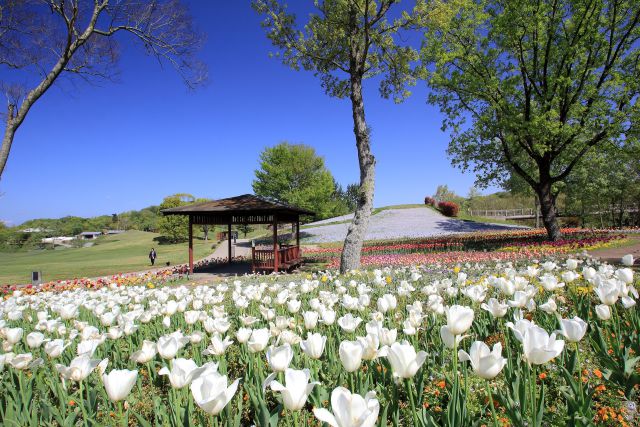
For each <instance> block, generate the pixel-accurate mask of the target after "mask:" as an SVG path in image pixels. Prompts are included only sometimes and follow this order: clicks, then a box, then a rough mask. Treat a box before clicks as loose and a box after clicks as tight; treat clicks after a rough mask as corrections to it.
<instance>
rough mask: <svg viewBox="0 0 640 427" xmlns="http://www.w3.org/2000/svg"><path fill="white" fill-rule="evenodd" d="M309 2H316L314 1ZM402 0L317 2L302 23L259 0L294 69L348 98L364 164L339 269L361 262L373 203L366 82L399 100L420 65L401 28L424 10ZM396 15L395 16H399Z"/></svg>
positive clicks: (277, 4)
mask: <svg viewBox="0 0 640 427" xmlns="http://www.w3.org/2000/svg"><path fill="white" fill-rule="evenodd" d="M309 3H311V2H309ZM398 3H399V0H380V1H378V2H376V1H373V0H316V1H314V2H313V4H314V5H315V10H314V11H313V12H312V13H310V14H309V15H308V19H307V21H306V22H305V23H304V24H303V26H299V25H298V23H297V22H296V17H295V15H293V14H291V13H289V12H287V8H286V5H284V4H283V3H282V2H281V1H278V0H254V1H253V5H254V8H255V9H256V10H257V11H258V12H259V13H261V14H262V15H264V17H265V20H264V23H263V24H264V26H265V28H266V29H267V35H268V37H269V39H270V40H271V42H272V43H273V45H274V46H275V47H276V48H278V50H279V52H278V53H279V54H280V56H281V58H282V61H283V62H284V63H285V64H286V65H288V66H290V67H291V68H293V69H294V70H299V69H300V68H302V69H304V70H307V71H312V72H313V73H314V75H316V76H317V77H319V78H320V80H321V82H322V87H323V88H324V90H325V92H326V93H327V94H328V95H329V96H334V97H337V98H346V97H349V99H350V101H351V111H352V116H353V125H354V126H353V131H354V134H355V139H356V148H357V152H358V164H359V167H360V183H359V184H360V187H359V189H360V191H359V194H358V199H357V205H356V211H355V215H354V218H353V222H352V223H351V225H350V226H349V230H348V232H347V237H346V238H345V242H344V248H343V251H342V258H341V262H340V270H341V271H342V272H345V271H348V270H351V269H356V268H358V267H359V266H360V253H361V251H362V243H363V241H364V236H365V233H366V231H367V227H368V224H369V217H370V216H371V210H372V208H373V192H374V182H375V157H374V156H373V153H372V152H371V141H370V132H369V127H368V125H367V121H366V118H365V108H364V99H363V96H362V84H363V81H364V80H365V79H367V78H371V77H375V76H378V77H379V79H380V94H381V95H382V96H383V97H385V98H389V97H393V99H394V100H395V101H397V102H400V101H402V100H403V99H404V98H406V97H407V96H408V95H409V94H410V92H409V91H408V90H407V85H412V84H415V81H416V77H417V75H418V72H419V70H418V69H416V68H415V67H413V62H414V60H417V59H418V54H417V52H416V50H415V49H413V48H412V47H411V46H410V45H409V44H408V42H406V40H407V38H403V35H404V34H403V33H405V32H406V31H407V30H411V29H413V27H415V26H416V25H417V24H418V23H419V22H420V19H418V13H417V11H418V10H421V9H422V6H423V0H417V1H416V2H415V3H416V4H415V8H414V10H413V11H411V10H403V9H400V8H399V7H398ZM394 17H395V18H394Z"/></svg>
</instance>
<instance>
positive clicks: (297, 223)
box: [296, 217, 300, 250]
mask: <svg viewBox="0 0 640 427" xmlns="http://www.w3.org/2000/svg"><path fill="white" fill-rule="evenodd" d="M296 246H297V247H298V250H300V217H298V220H297V221H296Z"/></svg>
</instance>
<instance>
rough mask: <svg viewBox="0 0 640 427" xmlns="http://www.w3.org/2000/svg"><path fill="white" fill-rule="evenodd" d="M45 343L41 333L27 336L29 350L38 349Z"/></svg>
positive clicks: (32, 333)
mask: <svg viewBox="0 0 640 427" xmlns="http://www.w3.org/2000/svg"><path fill="white" fill-rule="evenodd" d="M44 341H45V338H44V334H42V333H41V332H31V333H30V334H29V335H27V345H28V346H29V348H38V347H40V346H41V345H42V343H43V342H44Z"/></svg>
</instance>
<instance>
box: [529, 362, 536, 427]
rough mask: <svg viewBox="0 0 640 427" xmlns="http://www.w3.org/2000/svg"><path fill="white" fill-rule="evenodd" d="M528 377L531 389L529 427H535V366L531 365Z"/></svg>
mask: <svg viewBox="0 0 640 427" xmlns="http://www.w3.org/2000/svg"><path fill="white" fill-rule="evenodd" d="M529 376H530V377H529V380H530V381H529V382H530V384H529V388H530V389H531V425H532V427H536V426H537V424H536V421H537V420H536V407H537V405H536V365H531V369H530V371H529Z"/></svg>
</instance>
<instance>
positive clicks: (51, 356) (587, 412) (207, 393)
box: [0, 257, 640, 427]
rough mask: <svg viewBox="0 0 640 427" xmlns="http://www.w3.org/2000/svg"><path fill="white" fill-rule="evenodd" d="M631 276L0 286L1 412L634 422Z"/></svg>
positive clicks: (108, 420)
mask: <svg viewBox="0 0 640 427" xmlns="http://www.w3.org/2000/svg"><path fill="white" fill-rule="evenodd" d="M623 262H624V263H626V264H632V263H633V259H631V258H630V257H625V259H623ZM637 285H638V283H637V280H635V278H634V273H633V271H632V270H631V269H630V268H626V267H625V268H617V267H613V266H611V265H607V264H597V263H596V262H595V261H593V260H591V259H584V260H578V259H571V258H565V259H560V258H547V259H545V260H544V262H542V261H540V262H539V263H537V264H533V263H531V262H522V261H517V262H498V263H496V262H487V263H475V264H466V265H462V266H456V267H455V268H451V267H446V268H445V267H434V266H429V267H426V266H413V267H398V268H392V267H385V268H382V269H378V270H373V271H359V272H353V273H351V274H349V275H339V274H337V273H335V272H332V271H326V272H319V273H315V274H310V275H308V276H305V277H302V276H300V277H295V276H277V275H271V276H247V277H243V278H242V280H229V281H227V282H222V283H218V284H215V285H210V286H206V285H200V286H197V287H187V286H162V285H160V284H159V286H147V285H143V284H140V285H131V286H125V284H124V283H118V281H116V280H114V281H113V282H112V283H109V284H108V285H106V286H100V287H96V288H88V287H80V286H79V287H71V288H67V289H50V290H46V291H43V292H39V293H34V294H30V293H28V292H23V291H20V290H18V291H14V292H13V293H12V294H11V295H7V296H6V297H5V298H4V300H3V301H2V302H0V344H1V345H2V353H1V354H0V387H1V388H2V390H3V392H2V393H0V420H1V422H2V425H15V426H80V425H82V426H109V425H113V426H116V425H117V426H126V425H140V426H151V425H163V426H185V425H200V426H249V425H257V426H271V427H275V426H278V425H285V426H302V425H312V426H320V425H328V426H334V427H351V426H353V427H356V426H357V427H373V426H388V425H393V426H472V425H491V426H504V425H514V426H523V425H529V426H536V427H538V426H543V425H545V426H546V425H554V426H564V425H574V426H586V425H593V424H597V425H607V426H614V425H615V426H619V425H633V422H635V421H637V419H638V411H637V404H638V398H639V396H640V389H639V387H640V363H639V362H640V356H639V355H640V335H639V331H640V313H639V311H638V309H637V307H636V301H637V299H638V293H637V291H636V288H635V287H636V286H637ZM634 420H635V421H634Z"/></svg>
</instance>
